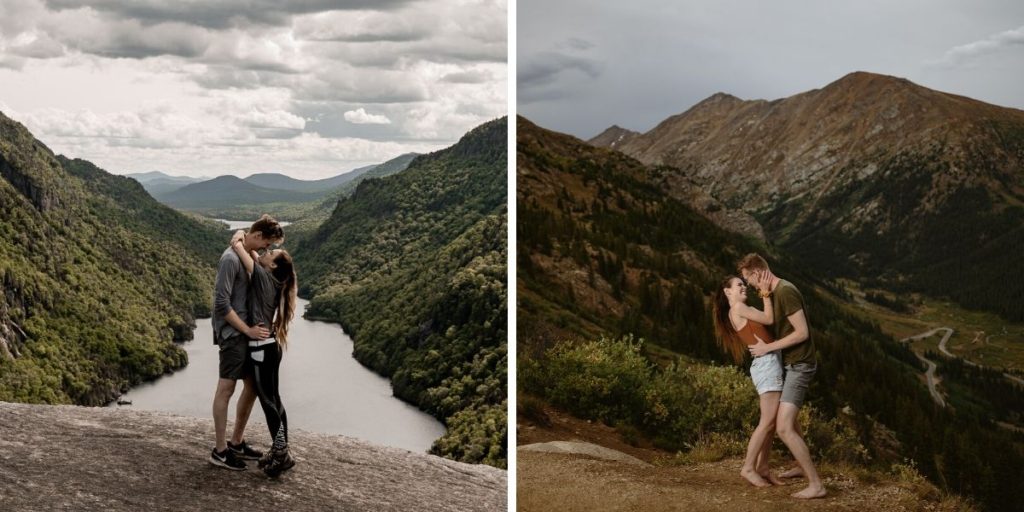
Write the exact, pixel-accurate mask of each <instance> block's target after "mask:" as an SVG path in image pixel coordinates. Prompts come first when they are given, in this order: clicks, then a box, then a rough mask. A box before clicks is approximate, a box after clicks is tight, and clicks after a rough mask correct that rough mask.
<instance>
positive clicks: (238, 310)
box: [212, 247, 249, 345]
mask: <svg viewBox="0 0 1024 512" xmlns="http://www.w3.org/2000/svg"><path fill="white" fill-rule="evenodd" d="M248 296H249V276H247V275H246V273H245V267H244V266H242V260H240V259H238V255H237V254H235V251H234V250H233V249H231V248H230V247H228V248H227V250H226V251H224V253H223V254H221V255H220V263H218V264H217V281H216V283H215V284H214V287H213V315H212V316H213V343H214V344H215V345H217V344H219V343H220V340H224V339H228V338H230V337H232V336H235V335H236V334H241V333H239V332H238V331H237V330H236V329H235V328H234V327H231V324H229V323H228V321H227V319H226V318H225V317H226V316H227V314H228V311H231V310H232V309H233V310H235V314H237V315H238V318H241V319H242V321H243V322H246V325H248V322H249V309H248V305H247V299H248Z"/></svg>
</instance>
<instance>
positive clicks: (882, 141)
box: [593, 72, 1024, 321]
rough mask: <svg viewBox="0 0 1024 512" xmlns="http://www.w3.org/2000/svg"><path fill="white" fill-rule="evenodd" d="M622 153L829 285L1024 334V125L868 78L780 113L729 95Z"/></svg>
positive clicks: (981, 106)
mask: <svg viewBox="0 0 1024 512" xmlns="http://www.w3.org/2000/svg"><path fill="white" fill-rule="evenodd" d="M605 139H607V137H605V138H595V139H594V140H593V142H594V143H596V144H599V145H603V146H609V145H610V144H611V143H610V142H609V140H610V139H609V140H605ZM614 147H615V149H617V150H619V151H622V152H624V153H626V154H628V155H631V156H633V157H635V158H637V159H638V160H640V161H641V162H644V163H647V164H655V165H660V164H664V165H670V166H673V167H676V168H678V169H680V170H681V171H682V172H683V174H684V175H685V176H686V177H688V178H689V179H691V180H692V181H693V182H695V183H696V184H697V185H698V186H700V187H703V188H705V189H707V190H708V191H709V192H710V193H711V194H712V195H713V196H715V197H716V198H717V199H719V200H721V201H722V202H723V203H725V204H726V205H727V206H728V207H730V208H732V209H739V210H743V211H745V212H747V213H749V214H752V215H753V216H754V217H755V218H757V219H758V220H759V221H760V222H761V224H762V225H763V226H764V229H765V231H766V233H767V235H768V237H769V238H770V239H772V240H773V241H775V242H776V243H777V244H778V245H779V246H780V247H783V248H785V249H787V250H789V251H790V252H791V253H792V254H793V256H794V257H797V258H799V259H800V261H801V263H802V264H804V265H807V266H809V267H810V268H813V269H814V270H815V271H816V272H818V273H822V274H826V275H830V276H847V277H853V278H857V279H863V278H872V283H871V284H874V285H877V286H883V287H887V288H889V289H891V290H896V291H902V290H908V289H909V290H916V291H922V292H926V293H929V294H930V295H933V296H948V297H950V298H952V299H953V300H955V301H957V302H959V303H961V304H962V305H965V306H968V307H972V308H982V309H987V310H990V311H993V312H997V313H999V314H1000V315H1002V316H1004V317H1005V318H1007V319H1010V320H1016V321H1019V320H1024V280H1020V279H1017V280H1007V279H1006V278H1005V271H1006V269H1007V268H1010V267H1012V265H1013V263H1014V258H1015V256H1014V255H1016V254H1020V253H1021V252H1022V251H1024V222H1022V219H1024V111H1020V110H1016V109H1011V108H1003V107H998V106H994V105H989V104H986V103H982V102H980V101H976V100H972V99H970V98H965V97H962V96H956V95H952V94H946V93H942V92H938V91H934V90H931V89H927V88H925V87H921V86H919V85H916V84H913V83H911V82H909V81H907V80H904V79H900V78H895V77H889V76H883V75H876V74H872V73H863V72H857V73H851V74H849V75H847V76H845V77H843V78H841V79H839V80H837V81H836V82H833V83H831V84H829V85H828V86H826V87H824V88H822V89H818V90H812V91H808V92H805V93H801V94H797V95H795V96H791V97H789V98H783V99H779V100H774V101H764V100H755V101H744V100H740V99H738V98H736V97H734V96H730V95H728V94H722V93H719V94H715V95H713V96H711V97H709V98H708V99H706V100H704V101H702V102H700V103H698V104H697V105H695V106H694V107H692V108H691V109H689V110H687V111H686V112H684V113H682V114H678V115H675V116H672V117H669V118H667V119H666V120H664V121H663V122H661V123H660V124H659V125H658V126H656V127H655V128H653V129H651V130H650V131H648V132H647V133H643V134H637V135H632V136H629V137H627V138H626V139H624V140H622V141H621V143H618V144H616V145H615V146H614Z"/></svg>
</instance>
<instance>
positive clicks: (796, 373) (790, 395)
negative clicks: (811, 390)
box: [779, 363, 818, 408]
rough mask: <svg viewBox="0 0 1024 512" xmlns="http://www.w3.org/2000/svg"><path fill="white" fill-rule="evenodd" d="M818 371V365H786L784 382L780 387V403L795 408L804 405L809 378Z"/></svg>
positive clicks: (809, 383) (809, 382)
mask: <svg viewBox="0 0 1024 512" xmlns="http://www.w3.org/2000/svg"><path fill="white" fill-rule="evenodd" d="M817 371H818V363H793V364H787V365H786V381H785V383H783V385H782V398H780V399H779V401H780V402H789V403H791V404H793V405H795V406H797V408H799V407H800V406H802V405H803V404H804V399H805V398H806V395H807V387H808V386H810V385H811V377H814V373H815V372H817Z"/></svg>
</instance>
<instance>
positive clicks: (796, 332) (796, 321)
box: [749, 309, 808, 356]
mask: <svg viewBox="0 0 1024 512" xmlns="http://www.w3.org/2000/svg"><path fill="white" fill-rule="evenodd" d="M786 318H788V319H789V323H791V324H793V332H791V333H789V335H788V336H786V337H784V338H782V339H780V340H775V342H774V343H765V342H764V340H762V339H761V338H757V340H758V341H757V344H756V345H751V346H750V347H749V349H750V353H751V354H753V355H755V356H763V355H765V354H767V353H768V352H772V351H775V350H782V349H784V348H789V347H792V346H793V345H797V344H799V343H803V342H804V341H806V340H807V334H808V331H807V317H805V316H804V310H802V309H801V310H799V311H797V312H796V313H793V314H792V315H789V316H788V317H786ZM754 337H757V335H756V334H755V335H754Z"/></svg>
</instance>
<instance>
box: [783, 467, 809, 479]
mask: <svg viewBox="0 0 1024 512" xmlns="http://www.w3.org/2000/svg"><path fill="white" fill-rule="evenodd" d="M802 476H804V470H802V469H800V466H796V467H794V468H790V469H787V470H786V471H783V472H782V473H781V474H779V478H800V477H802Z"/></svg>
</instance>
